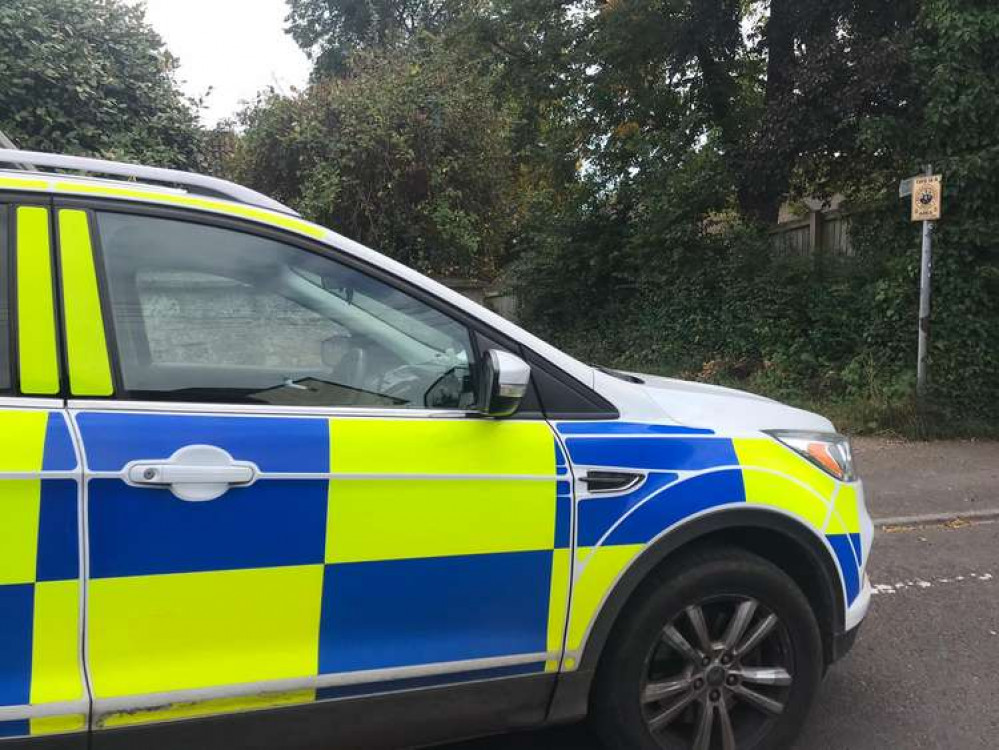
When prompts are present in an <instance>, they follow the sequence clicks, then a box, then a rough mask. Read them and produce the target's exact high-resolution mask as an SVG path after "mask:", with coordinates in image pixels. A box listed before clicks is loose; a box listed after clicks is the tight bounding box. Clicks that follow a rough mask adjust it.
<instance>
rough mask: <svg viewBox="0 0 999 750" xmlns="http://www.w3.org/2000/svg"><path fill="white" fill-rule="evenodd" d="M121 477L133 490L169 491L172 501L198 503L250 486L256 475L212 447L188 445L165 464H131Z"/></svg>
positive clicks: (249, 467) (254, 469)
mask: <svg viewBox="0 0 999 750" xmlns="http://www.w3.org/2000/svg"><path fill="white" fill-rule="evenodd" d="M123 473H124V475H125V477H124V479H125V481H126V482H128V483H129V484H131V485H132V486H134V487H164V488H169V489H170V491H171V492H172V493H173V494H174V497H177V498H179V499H181V500H190V501H194V502H200V501H204V500H214V499H215V498H217V497H222V496H223V495H224V494H225V493H226V492H228V491H229V490H230V489H231V488H233V487H246V486H248V485H250V484H252V483H253V482H254V481H255V480H256V478H257V476H258V474H259V471H258V469H257V467H256V465H255V464H252V463H250V462H249V461H236V460H235V459H233V457H232V456H231V455H229V453H228V452H226V451H224V450H223V449H221V448H218V447H216V446H214V445H188V446H185V447H183V448H181V449H180V450H178V451H177V452H176V453H174V454H173V455H172V456H170V458H168V459H167V460H165V461H164V460H162V459H161V460H159V461H143V460H141V459H140V460H138V461H132V462H131V463H129V464H128V465H127V466H125V469H124V472H123Z"/></svg>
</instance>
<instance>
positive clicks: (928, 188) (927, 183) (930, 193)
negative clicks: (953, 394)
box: [898, 165, 943, 401]
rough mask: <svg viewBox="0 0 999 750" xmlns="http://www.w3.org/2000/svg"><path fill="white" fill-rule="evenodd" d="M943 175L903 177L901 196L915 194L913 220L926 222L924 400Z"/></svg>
mask: <svg viewBox="0 0 999 750" xmlns="http://www.w3.org/2000/svg"><path fill="white" fill-rule="evenodd" d="M942 188H943V178H942V177H941V176H940V175H935V174H933V168H932V167H930V166H929V165H927V166H926V172H925V173H924V174H923V175H921V176H919V177H912V178H910V179H908V180H903V181H902V183H901V184H900V185H899V189H898V193H899V197H903V198H904V197H905V196H907V195H911V196H912V220H913V221H921V222H923V247H922V254H921V258H920V266H919V346H918V350H917V355H916V357H917V359H916V395H917V396H918V398H919V400H920V401H922V400H923V398H924V397H925V395H926V360H927V357H928V353H929V342H930V289H931V284H930V282H931V280H932V276H933V223H934V222H935V221H938V220H939V219H940V216H941V213H942V205H941V194H942V192H943V191H942Z"/></svg>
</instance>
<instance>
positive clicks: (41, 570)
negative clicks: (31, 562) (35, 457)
mask: <svg viewBox="0 0 999 750" xmlns="http://www.w3.org/2000/svg"><path fill="white" fill-rule="evenodd" d="M78 507H79V489H78V485H77V483H76V482H75V481H74V480H72V479H46V480H43V481H42V504H41V514H40V516H39V522H38V561H37V574H36V577H37V580H39V581H68V580H71V579H74V578H77V577H78V576H79V571H80V552H79V541H78V539H79V533H80V528H79V522H78Z"/></svg>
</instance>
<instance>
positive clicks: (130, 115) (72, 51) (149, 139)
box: [0, 0, 200, 168]
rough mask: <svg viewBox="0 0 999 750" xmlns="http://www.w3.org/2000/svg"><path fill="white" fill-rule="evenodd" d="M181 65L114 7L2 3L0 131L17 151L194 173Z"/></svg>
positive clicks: (112, 3) (56, 1)
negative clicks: (179, 83)
mask: <svg viewBox="0 0 999 750" xmlns="http://www.w3.org/2000/svg"><path fill="white" fill-rule="evenodd" d="M176 65H177V62H176V60H175V59H174V58H173V57H171V55H170V54H169V52H168V51H167V50H166V49H165V48H164V46H163V42H162V40H161V39H160V38H159V37H158V36H157V35H156V34H155V33H154V32H153V31H152V29H150V28H149V26H148V25H147V24H146V23H145V20H144V11H143V9H142V7H141V6H133V5H128V4H125V3H123V2H120V0H4V1H3V2H2V3H0V86H2V90H3V95H2V96H0V129H2V130H3V131H4V132H6V133H7V135H8V136H10V137H11V138H12V139H13V140H14V141H15V142H16V143H17V144H18V146H20V147H21V148H25V149H34V150H39V151H61V152H64V153H66V152H68V153H74V154H82V155H87V156H102V157H105V158H113V159H125V160H135V161H141V162H145V163H147V164H156V165H162V166H171V167H191V168H194V167H197V166H198V163H199V161H198V160H199V146H200V134H199V129H198V124H197V115H196V108H195V106H194V103H193V102H190V101H188V100H187V99H185V98H184V97H183V96H182V95H181V93H180V91H179V89H178V87H177V85H176V82H175V80H174V77H173V74H174V71H175V69H176Z"/></svg>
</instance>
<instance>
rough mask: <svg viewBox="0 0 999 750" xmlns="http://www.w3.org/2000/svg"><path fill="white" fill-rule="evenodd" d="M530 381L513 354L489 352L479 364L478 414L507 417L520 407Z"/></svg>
mask: <svg viewBox="0 0 999 750" xmlns="http://www.w3.org/2000/svg"><path fill="white" fill-rule="evenodd" d="M530 380H531V368H530V366H529V365H528V364H527V363H526V362H525V361H524V360H522V359H521V358H520V357H518V356H516V355H515V354H510V352H504V351H500V350H499V349H490V350H489V351H487V352H486V353H485V356H484V357H483V361H482V380H481V383H482V396H481V399H480V402H479V403H481V404H482V413H483V414H485V415H486V416H487V417H509V416H510V415H511V414H513V413H514V412H515V411H517V407H519V406H520V400H521V399H522V398H524V395H525V394H526V393H527V384H528V383H529V382H530Z"/></svg>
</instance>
